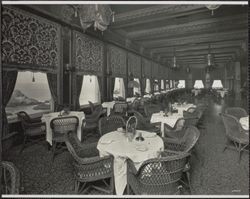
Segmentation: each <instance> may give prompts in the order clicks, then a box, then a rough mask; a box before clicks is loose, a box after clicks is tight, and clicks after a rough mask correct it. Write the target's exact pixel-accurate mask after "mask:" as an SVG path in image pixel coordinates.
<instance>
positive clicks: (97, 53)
mask: <svg viewBox="0 0 250 199" xmlns="http://www.w3.org/2000/svg"><path fill="white" fill-rule="evenodd" d="M72 60H73V62H72V66H73V67H75V70H76V72H84V73H85V74H90V75H93V74H94V75H102V73H103V64H104V43H103V42H101V41H99V40H97V39H94V38H92V37H90V36H88V35H85V34H82V33H80V32H77V31H73V59H72Z"/></svg>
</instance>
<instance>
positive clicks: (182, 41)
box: [138, 30, 248, 49]
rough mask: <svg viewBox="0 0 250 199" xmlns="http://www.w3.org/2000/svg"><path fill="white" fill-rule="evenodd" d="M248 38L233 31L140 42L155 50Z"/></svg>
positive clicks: (239, 32) (245, 32) (242, 32)
mask: <svg viewBox="0 0 250 199" xmlns="http://www.w3.org/2000/svg"><path fill="white" fill-rule="evenodd" d="M247 36H248V32H247V30H244V31H233V32H226V33H221V34H217V33H214V34H208V35H198V36H197V35H193V36H189V37H181V38H175V39H171V40H169V39H160V40H156V41H148V42H141V45H142V46H143V47H144V48H150V49H152V48H155V47H162V46H176V45H190V44H195V43H205V42H207V43H212V42H216V41H217V42H220V41H228V40H245V39H246V38H247ZM138 43H139V42H138Z"/></svg>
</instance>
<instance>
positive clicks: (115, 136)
mask: <svg viewBox="0 0 250 199" xmlns="http://www.w3.org/2000/svg"><path fill="white" fill-rule="evenodd" d="M139 132H142V136H143V137H144V138H145V140H144V141H143V142H138V141H135V140H133V141H132V142H129V141H127V138H126V136H125V134H124V133H121V132H118V131H114V132H110V133H107V134H105V135H103V136H102V137H101V138H100V140H99V141H98V145H97V149H98V150H99V152H100V156H101V157H103V156H105V155H109V154H111V155H113V156H114V180H115V189H116V194H117V195H122V194H123V192H124V190H125V187H126V185H127V162H126V159H127V158H130V159H131V160H132V161H133V162H134V164H135V167H136V168H137V169H139V167H140V166H141V164H142V162H144V161H145V160H148V159H150V158H156V157H159V155H160V153H159V152H160V151H163V150H164V144H163V141H162V139H161V138H160V137H159V136H157V135H156V134H154V133H149V132H146V131H139ZM141 145H144V146H146V147H147V150H145V151H139V150H138V146H141Z"/></svg>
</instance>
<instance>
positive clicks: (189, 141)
mask: <svg viewBox="0 0 250 199" xmlns="http://www.w3.org/2000/svg"><path fill="white" fill-rule="evenodd" d="M199 137H200V131H199V130H198V129H197V128H196V127H195V126H189V127H188V128H187V129H186V130H185V134H184V136H183V138H182V139H183V141H184V146H183V151H184V152H190V151H191V149H192V148H193V147H194V146H195V144H196V143H197V141H198V139H199Z"/></svg>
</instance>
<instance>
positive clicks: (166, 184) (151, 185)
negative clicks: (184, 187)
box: [129, 153, 190, 195]
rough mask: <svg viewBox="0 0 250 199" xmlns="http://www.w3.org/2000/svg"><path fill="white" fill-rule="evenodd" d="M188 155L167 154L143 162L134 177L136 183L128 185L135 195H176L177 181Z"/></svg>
mask: <svg viewBox="0 0 250 199" xmlns="http://www.w3.org/2000/svg"><path fill="white" fill-rule="evenodd" d="M164 154H166V153H164ZM189 155H190V154H188V153H179V154H178V155H176V154H175V155H171V154H167V155H166V156H165V157H161V158H154V159H149V160H147V161H145V162H143V163H142V165H141V167H140V168H139V171H138V173H137V175H136V178H137V181H138V183H133V182H131V183H130V185H134V187H132V186H131V188H132V189H133V190H134V191H135V192H136V194H144V193H145V194H153V195H159V194H164V195H165V194H175V193H178V186H179V185H180V184H179V181H180V179H181V177H182V174H183V170H184V168H185V165H186V163H187V161H188V159H187V158H188V156H189ZM132 179H133V178H130V179H129V180H132Z"/></svg>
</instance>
